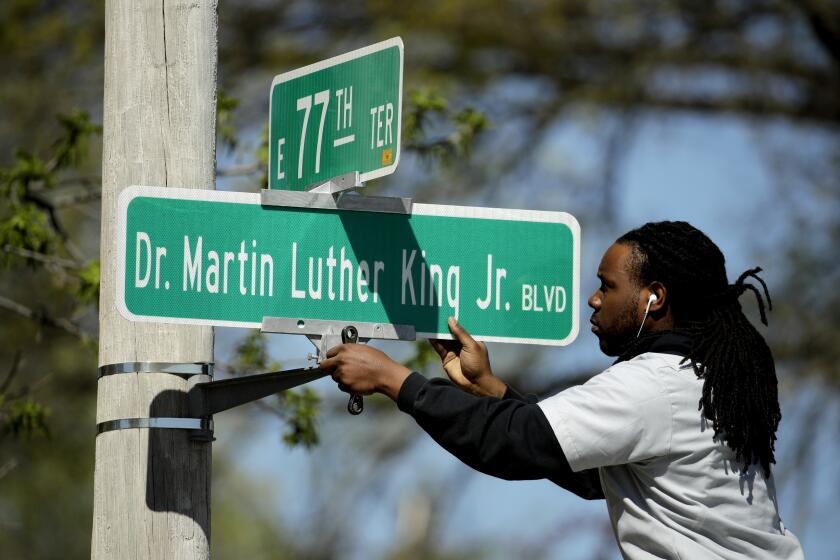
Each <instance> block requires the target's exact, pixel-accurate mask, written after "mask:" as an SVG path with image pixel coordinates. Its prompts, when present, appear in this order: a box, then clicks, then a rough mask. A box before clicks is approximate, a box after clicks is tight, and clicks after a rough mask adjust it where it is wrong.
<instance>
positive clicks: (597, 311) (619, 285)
mask: <svg viewBox="0 0 840 560" xmlns="http://www.w3.org/2000/svg"><path fill="white" fill-rule="evenodd" d="M632 253H633V248H632V246H630V245H623V244H618V243H613V244H612V245H611V246H610V248H609V249H607V252H606V253H604V256H603V257H602V258H601V264H600V265H599V266H598V279H599V280H601V285H600V287H599V288H598V289H597V290H595V293H593V294H592V295H591V296H589V300H588V302H587V303H588V304H589V307H591V308H592V309H593V312H592V318H591V319H590V320H589V322H590V323H592V332H594V333H595V335H596V336H597V337H598V344H599V345H600V347H601V351H602V352H603V353H604V354H606V355H607V356H618V355H619V354H621V351H622V350H623V349H624V347H625V346H626V345H627V343H628V342H630V341H631V340H632V339H633V337H634V336H635V335H636V332H637V331H638V329H639V324H640V323H641V320H642V313H643V311H642V310H641V309H640V307H639V301H640V299H641V297H640V294H639V292H640V290H639V287H638V283H637V282H636V280H635V278H633V276H632V275H633V274H634V273H633V272H631V271H630V270H629V266H628V264H630V259H631V255H632Z"/></svg>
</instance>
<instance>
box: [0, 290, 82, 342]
mask: <svg viewBox="0 0 840 560" xmlns="http://www.w3.org/2000/svg"><path fill="white" fill-rule="evenodd" d="M0 307H2V308H5V309H8V310H9V311H12V312H14V313H17V314H18V315H21V316H22V317H26V318H27V319H31V320H32V321H34V322H36V323H38V324H41V325H47V326H50V327H55V328H57V329H61V330H63V331H66V332H68V333H69V334H72V335H73V336H75V337H78V338H80V339H83V340H86V339H88V338H90V335H89V334H87V333H85V332H84V331H83V330H82V329H80V328H79V327H78V326H77V325H76V324H75V323H73V322H72V321H70V320H68V319H64V318H53V317H50V316H49V315H46V314H44V313H39V312H37V311H35V310H32V309H30V308H28V307H26V306H25V305H22V304H20V303H18V302H16V301H12V300H10V299H8V298H6V297H3V296H2V295H0Z"/></svg>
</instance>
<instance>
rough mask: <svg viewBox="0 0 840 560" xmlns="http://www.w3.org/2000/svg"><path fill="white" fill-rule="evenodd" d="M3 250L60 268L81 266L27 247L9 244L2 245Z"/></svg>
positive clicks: (73, 268) (74, 268)
mask: <svg viewBox="0 0 840 560" xmlns="http://www.w3.org/2000/svg"><path fill="white" fill-rule="evenodd" d="M3 251H5V252H7V253H10V254H12V255H17V256H19V257H23V258H25V259H30V260H33V261H38V262H42V263H44V264H47V265H51V266H58V267H61V268H69V269H72V270H78V269H79V268H81V267H82V266H81V265H80V264H79V263H77V262H76V261H73V260H70V259H62V258H61V257H54V256H52V255H45V254H44V253H38V252H36V251H30V250H29V249H24V248H22V247H13V246H11V245H9V244H6V245H4V246H3Z"/></svg>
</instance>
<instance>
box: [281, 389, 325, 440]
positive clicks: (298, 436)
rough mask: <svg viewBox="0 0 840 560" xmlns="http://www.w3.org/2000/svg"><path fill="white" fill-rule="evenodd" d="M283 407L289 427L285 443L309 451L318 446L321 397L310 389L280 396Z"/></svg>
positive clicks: (286, 392)
mask: <svg viewBox="0 0 840 560" xmlns="http://www.w3.org/2000/svg"><path fill="white" fill-rule="evenodd" d="M278 398H279V399H280V402H281V403H282V405H283V409H284V413H285V414H286V421H287V423H288V427H287V429H286V432H285V433H284V434H283V441H284V442H285V443H286V444H287V445H289V446H292V447H294V446H296V445H301V446H303V447H305V448H307V449H309V448H311V447H313V446H315V445H317V444H318V441H319V438H318V431H317V422H318V411H319V409H320V404H321V397H319V396H318V394H317V393H316V392H315V391H313V390H312V389H310V388H308V387H304V388H303V389H300V390H298V391H284V392H282V393H280V394H278Z"/></svg>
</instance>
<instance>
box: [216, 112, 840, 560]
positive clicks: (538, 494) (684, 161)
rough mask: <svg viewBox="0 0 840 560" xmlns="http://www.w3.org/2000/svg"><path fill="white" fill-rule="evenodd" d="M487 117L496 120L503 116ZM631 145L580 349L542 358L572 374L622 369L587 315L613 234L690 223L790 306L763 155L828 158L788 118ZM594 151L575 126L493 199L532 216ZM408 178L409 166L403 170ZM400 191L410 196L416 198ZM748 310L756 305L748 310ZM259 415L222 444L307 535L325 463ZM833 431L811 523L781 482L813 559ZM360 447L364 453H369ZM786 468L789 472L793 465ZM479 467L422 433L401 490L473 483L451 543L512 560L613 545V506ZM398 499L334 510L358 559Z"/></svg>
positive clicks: (785, 440)
mask: <svg viewBox="0 0 840 560" xmlns="http://www.w3.org/2000/svg"><path fill="white" fill-rule="evenodd" d="M489 116H490V118H491V119H492V116H493V115H492V114H490V115H489ZM490 134H492V131H491V132H490ZM633 138H634V139H633V143H632V145H631V147H630V149H629V152H628V153H627V155H626V157H625V159H624V161H623V165H622V168H621V170H620V171H619V173H618V174H617V178H618V180H619V182H620V183H619V185H618V187H619V190H618V192H619V193H620V211H619V212H618V216H617V218H618V220H617V221H618V223H617V224H616V225H615V226H612V227H613V229H610V230H605V228H604V227H603V225H602V224H593V223H590V221H581V229H582V263H581V274H582V278H581V299H580V301H579V305H580V306H581V314H580V317H581V322H582V325H581V332H580V335H579V337H578V339H577V340H576V341H575V342H574V343H573V344H572V345H571V346H569V347H565V348H559V349H551V350H549V351H546V353H545V354H544V356H543V358H542V361H541V363H542V364H545V365H546V367H548V365H549V364H551V365H552V366H553V368H554V369H557V368H558V366H557V364H560V366H559V368H560V369H562V368H563V367H564V366H565V365H568V367H576V366H578V365H581V364H586V365H589V366H591V367H593V368H602V367H606V366H607V365H609V363H610V360H608V359H607V358H606V357H604V356H602V355H600V354H599V353H598V350H597V343H596V339H595V337H594V335H592V334H591V333H590V332H589V329H588V328H586V320H587V318H588V316H589V310H588V308H587V307H586V298H587V297H588V295H589V294H590V293H591V291H592V290H593V289H594V287H595V276H594V271H595V269H596V268H597V264H598V261H599V260H600V256H601V254H602V252H603V250H604V249H605V248H606V247H607V246H608V245H609V243H610V242H611V241H612V240H613V239H615V237H617V236H618V235H620V234H621V233H623V232H624V231H626V230H627V229H630V228H632V227H636V226H638V225H641V224H642V223H644V222H646V221H653V220H662V219H681V220H687V221H689V222H691V223H692V224H694V225H695V226H697V227H699V228H700V229H702V230H704V231H705V232H706V233H707V234H708V235H709V236H710V237H711V238H712V239H713V240H714V241H716V242H717V243H718V245H719V246H720V247H721V249H722V250H723V252H724V254H725V255H726V257H727V270H728V274H729V276H730V280H734V277H736V276H737V274H739V273H740V272H741V271H742V270H744V269H746V268H750V267H752V266H755V265H757V264H758V265H761V266H763V267H764V268H765V269H766V270H767V272H766V278H767V279H768V281H770V289H771V295H774V297H779V298H783V297H784V294H774V293H773V291H772V290H773V285H772V278H773V263H772V262H756V258H757V251H758V250H759V249H760V248H765V249H766V247H767V246H768V245H769V246H772V243H773V240H778V239H780V238H781V237H783V236H784V235H785V234H786V230H787V228H789V227H790V222H789V221H788V217H789V216H788V209H787V208H786V207H785V205H784V204H781V203H780V202H778V190H777V189H778V185H777V183H776V181H775V179H776V178H775V177H773V176H772V175H771V173H770V172H769V171H768V170H769V169H771V167H770V166H768V165H767V160H766V157H767V154H766V151H763V150H762V146H765V147H766V144H764V143H763V142H762V138H764V139H768V141H772V142H773V143H774V145H776V146H781V147H782V149H803V147H804V148H807V149H817V150H818V149H823V148H825V144H824V143H821V142H820V139H819V135H817V134H815V133H814V132H813V131H809V130H802V129H794V128H791V127H789V126H787V125H785V124H784V123H775V124H770V125H762V127H761V128H757V127H756V126H752V125H750V124H749V123H746V122H744V121H739V120H736V119H733V118H728V117H717V118H708V117H703V118H699V117H696V116H692V115H688V114H682V115H672V116H662V115H647V116H645V118H643V119H642V120H641V122H640V125H639V127H638V129H637V130H636V132H635V134H634V137H633ZM589 147H590V146H588V145H587V142H586V139H585V131H584V130H583V129H582V128H580V127H578V126H577V125H575V124H572V125H566V126H563V127H558V129H557V130H556V131H555V133H554V134H553V135H552V136H551V137H550V138H549V140H548V142H547V143H546V146H544V147H543V153H544V157H540V158H537V164H536V166H535V167H534V169H533V170H531V173H530V176H529V177H526V178H525V179H524V180H523V181H521V182H517V183H516V184H515V185H511V187H510V189H509V190H508V191H507V194H505V193H503V194H502V195H501V196H499V200H494V201H493V203H494V204H498V205H499V206H503V207H505V205H506V203H507V204H509V205H511V206H507V207H521V206H520V204H521V203H522V202H523V201H524V202H527V201H528V200H530V199H531V198H533V196H531V197H524V196H521V191H517V189H528V188H530V186H531V185H529V181H531V182H532V184H533V185H540V184H546V183H551V181H549V180H546V179H550V178H551V177H552V174H553V173H555V172H556V169H554V168H553V166H554V162H555V161H556V156H557V154H563V155H564V156H565V158H564V159H565V161H571V162H573V165H574V166H575V167H576V171H578V172H580V173H584V174H585V173H589V172H594V171H597V166H598V164H599V162H598V160H597V159H596V158H593V157H591V154H592V152H591V150H590V149H589ZM403 157H405V155H404V156H403ZM406 160H407V162H403V163H401V166H403V167H405V168H408V169H407V170H406V171H405V173H411V172H412V163H411V161H410V158H406ZM401 171H403V170H402V168H401V169H399V170H398V171H397V173H400V172H401ZM407 184H408V182H407ZM219 188H224V185H223V184H220V186H219ZM535 188H536V187H535ZM552 188H556V189H560V190H562V188H563V187H562V184H558V186H556V187H552ZM398 194H400V195H401V196H411V193H406V192H400V193H398ZM543 198H544V201H541V203H540V208H541V209H549V210H558V211H570V212H572V213H573V214H574V213H575V209H574V208H565V207H557V206H552V205H553V204H555V205H556V204H558V202H561V201H562V200H563V199H564V197H563V196H562V193H559V194H558V193H556V192H555V193H551V192H550V193H547V194H545V196H544V197H543ZM545 201H548V202H545ZM436 202H445V201H441V200H438V201H436ZM482 202H483V201H482ZM758 234H760V235H758ZM745 305H753V304H752V302H751V301H750V302H749V303H746V304H745ZM771 321H772V315H771ZM242 334H243V331H239V330H236V329H217V348H216V359H217V360H219V361H226V359H227V358H226V357H228V356H230V354H231V352H232V348H233V345H234V343H235V340H237V337H239V336H241V335H242ZM406 344H407V343H375V345H377V346H378V347H380V348H382V349H384V350H386V351H387V352H389V353H391V354H392V355H394V356H395V357H400V356H401V355H402V356H405V355H406V353H407V352H408V351H409V350H410V349H409V348H407V347H406ZM525 350H526V351H527V348H526V349H525ZM311 351H312V347H311V345H310V343H309V342H308V341H307V340H306V339H305V338H303V337H295V336H290V335H289V336H287V335H271V353H272V357H273V358H276V359H279V360H281V361H283V362H284V365H285V366H286V367H295V366H297V365H302V363H303V360H302V358H303V357H304V356H305V355H306V354H307V353H308V352H311ZM507 351H508V350H507V348H505V345H501V344H493V345H490V354H491V360H492V359H493V355H494V353H499V354H502V353H507ZM313 387H315V388H316V390H318V391H319V392H323V393H324V394H327V393H330V392H334V391H337V389H336V388H335V387H334V386H333V384H332V382H331V381H329V380H322V381H319V382H317V383H315V384H313ZM815 391H816V390H815ZM811 398H813V397H811V396H809V394H808V391H806V392H805V394H804V396H802V397H800V398H798V400H796V401H793V400H789V401H788V400H783V402H782V412H783V415H784V420H783V422H782V426H781V429H780V436H779V441H778V444H777V457H779V458H780V460H782V461H783V460H784V459H785V458H786V457H790V456H791V455H792V454H794V453H795V451H796V444H797V434H798V426H800V425H801V424H800V423H801V422H802V421H803V420H802V419H803V417H804V413H805V412H806V411H807V407H808V406H809V399H811ZM834 408H835V410H834V412H833V416H829V417H830V418H833V420H834V421H833V422H831V423H830V425H831V426H836V425H837V423H838V422H837V420H838V418H840V411H838V410H837V408H838V407H836V406H835V407H834ZM248 418H250V419H251V420H252V421H254V420H255V422H254V425H253V426H250V429H252V430H253V436H252V437H249V438H237V437H236V434H237V433H241V431H242V430H243V429H244V428H243V427H242V424H241V423H242V422H243V420H242V419H241V418H240V419H237V420H235V421H233V422H231V427H230V429H229V427H228V426H227V425H226V423H227V421H226V417H225V416H224V415H220V416H219V417H218V418H217V419H216V437H217V442H216V446H217V447H219V448H222V449H224V450H226V451H228V452H235V453H236V454H237V456H238V457H239V461H240V464H241V467H242V469H243V470H244V471H245V472H247V473H248V475H249V476H251V477H252V478H253V479H254V480H262V481H266V483H265V485H264V486H263V488H264V489H265V491H266V493H267V495H268V496H271V497H273V498H274V499H275V500H276V504H277V509H276V512H277V515H278V516H283V518H284V519H285V521H286V522H288V523H289V524H291V525H292V526H300V528H301V529H308V528H307V527H306V523H307V520H306V511H307V507H306V501H307V495H306V488H307V486H306V480H307V476H306V473H307V472H308V470H309V469H311V468H312V462H311V459H312V458H313V457H317V452H315V454H314V455H312V456H311V457H310V455H309V454H307V452H304V451H302V450H300V449H289V448H287V447H286V446H284V445H282V444H281V443H280V442H279V430H280V427H279V426H278V424H277V422H275V421H269V420H267V419H266V417H265V416H253V415H250V416H249V417H248ZM231 420H233V417H232V416H231ZM356 421H357V420H356V419H354V418H353V417H350V416H349V415H348V416H347V417H346V418H338V419H335V418H332V419H330V422H333V423H343V422H356ZM234 424H235V426H234ZM400 426H403V428H401V429H412V430H419V428H417V427H416V426H414V425H413V423H412V422H410V421H408V422H405V424H404V425H403V424H400ZM321 428H322V430H324V431H325V432H331V433H334V434H335V433H340V431H341V429H342V426H341V425H331V426H324V425H323V423H322V426H321ZM372 429H373V428H372ZM832 433H833V431H832V430H831V429H822V430H821V431H819V432H818V434H819V435H818V437H821V438H823V439H824V440H825V444H824V445H819V446H818V449H819V454H820V457H819V460H818V461H817V462H816V464H818V465H819V468H818V470H817V472H815V473H812V474H811V475H807V476H811V477H812V480H813V482H814V487H816V488H817V490H816V491H815V492H816V493H815V496H816V498H815V499H814V500H813V502H812V504H813V507H814V511H812V512H810V515H808V516H806V517H803V515H802V512H801V511H797V507H796V499H795V498H796V492H797V491H798V489H797V488H796V487H793V486H791V485H787V486H783V487H782V491H781V493H780V496H779V500H780V509H781V516H782V519H783V520H784V521H785V523H786V525H787V526H788V527H789V528H790V529H791V530H793V532H794V533H795V534H797V535H798V536H800V538H801V540H802V541H803V545H804V547H805V550H806V554H807V555H808V557H809V558H836V557H840V544H837V542H836V541H833V540H832V539H830V538H828V537H827V535H830V534H831V533H832V529H836V527H837V526H838V524H840V515H838V514H837V513H836V508H834V507H833V506H832V504H833V502H834V501H835V500H836V498H837V496H836V494H837V484H836V481H834V478H833V476H834V475H833V474H832V473H831V468H830V466H829V465H835V464H836V463H837V459H838V446H837V445H836V443H834V442H833V440H832ZM372 437H375V434H374V435H373V436H372ZM352 451H354V450H353V449H348V456H346V457H345V460H346V461H353V460H354V457H353V456H352ZM357 451H358V452H360V453H363V449H359V450H357ZM779 468H780V469H783V468H784V465H783V464H781V465H780V467H779ZM468 470H469V469H468V468H467V467H465V466H463V465H461V464H460V463H458V461H457V460H456V459H454V458H452V457H450V456H448V455H447V454H446V453H445V452H443V451H442V450H440V449H439V448H438V447H437V446H436V445H435V444H434V443H433V442H432V441H431V439H430V438H428V437H425V436H424V437H422V438H421V439H420V443H419V445H418V446H417V448H416V449H414V450H413V451H412V452H411V453H410V454H409V455H408V456H407V457H406V459H405V460H404V461H402V462H401V464H400V465H399V466H398V467H397V468H396V469H395V473H394V476H395V480H397V481H399V480H410V479H411V478H412V477H413V476H415V474H413V473H416V472H423V474H424V476H427V477H429V478H430V480H432V481H433V483H441V484H444V483H452V480H453V477H454V479H455V480H456V481H465V482H456V484H459V485H462V484H463V485H465V489H464V490H463V496H462V498H461V499H460V500H457V501H456V502H455V503H454V505H452V506H451V508H450V509H449V510H448V511H447V515H446V516H445V517H444V522H445V523H446V524H447V527H446V528H445V529H444V530H443V531H442V538H443V541H444V542H445V543H446V544H448V545H451V546H452V547H454V548H457V547H459V546H462V545H465V544H469V543H472V542H481V541H482V539H487V538H491V539H494V542H506V541H507V542H508V545H509V546H511V549H510V550H507V549H505V548H504V547H503V548H502V549H501V550H499V556H498V557H499V558H506V557H510V554H512V553H513V551H516V550H520V548H519V546H521V544H522V543H528V545H529V546H532V547H533V548H532V549H530V550H531V551H532V552H534V551H540V550H541V549H540V548H539V545H540V543H541V542H543V541H545V540H546V539H547V542H549V543H551V542H553V543H555V544H554V545H553V546H549V547H548V548H547V549H546V550H544V551H542V552H538V553H537V554H536V556H537V557H540V556H542V557H546V558H564V559H569V560H575V559H581V560H583V559H587V558H591V557H593V554H594V552H593V547H594V546H596V545H598V543H601V542H603V541H602V536H603V534H604V532H605V531H606V532H609V525H608V523H609V522H608V518H607V515H606V508H605V506H604V504H603V502H598V501H596V502H585V501H582V500H580V499H578V498H576V497H575V496H573V495H571V494H569V493H567V492H565V491H564V490H562V489H559V488H557V487H555V486H553V485H552V484H551V483H549V482H547V481H534V482H505V481H500V480H496V479H492V478H491V477H488V476H485V475H481V474H475V475H474V476H467V475H466V474H465V473H466V472H467V471H468ZM826 488H828V489H829V491H826ZM812 491H813V490H812ZM397 493H398V492H397ZM393 494H394V493H393V492H392V494H391V495H389V494H387V493H386V495H385V496H386V498H389V499H372V500H371V502H370V503H366V504H362V505H360V506H359V509H358V510H357V511H351V512H348V511H336V512H335V515H341V516H346V515H358V514H359V513H360V511H363V512H364V515H363V516H362V517H357V518H356V522H357V523H358V524H359V526H360V531H359V542H358V544H359V546H358V547H357V548H356V549H354V552H353V553H352V554H351V555H349V556H348V557H351V558H370V557H377V556H378V555H380V554H382V553H383V552H384V551H385V550H387V549H388V547H389V544H390V543H391V542H392V540H393V538H394V536H395V534H397V532H398V531H399V527H398V523H397V521H396V517H398V516H397V515H396V513H397V509H396V506H395V505H394V502H395V501H396V498H395V497H394V495H393ZM269 501H270V500H269ZM797 521H801V522H802V523H805V526H804V527H800V526H797V524H796V523H797ZM564 522H565V525H564V524H563V523H564ZM610 538H611V537H610ZM607 542H609V539H608V540H607ZM607 550H608V551H609V554H608V556H607V557H610V558H619V554H618V551H617V548H616V547H615V545H614V544H611V545H610V546H608V547H607Z"/></svg>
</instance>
